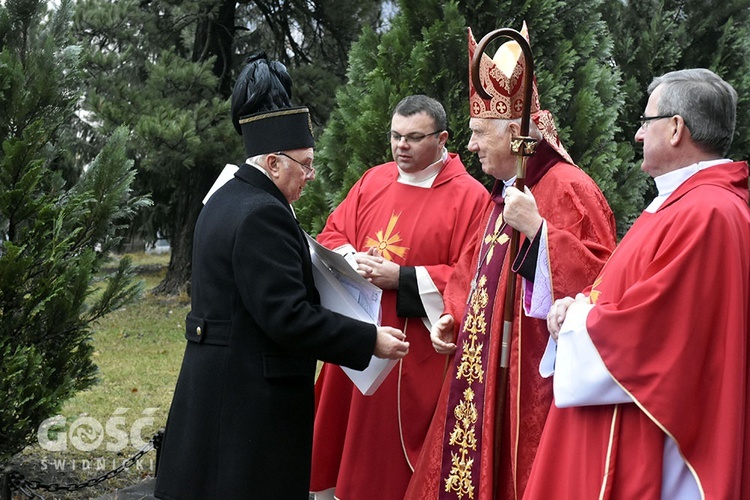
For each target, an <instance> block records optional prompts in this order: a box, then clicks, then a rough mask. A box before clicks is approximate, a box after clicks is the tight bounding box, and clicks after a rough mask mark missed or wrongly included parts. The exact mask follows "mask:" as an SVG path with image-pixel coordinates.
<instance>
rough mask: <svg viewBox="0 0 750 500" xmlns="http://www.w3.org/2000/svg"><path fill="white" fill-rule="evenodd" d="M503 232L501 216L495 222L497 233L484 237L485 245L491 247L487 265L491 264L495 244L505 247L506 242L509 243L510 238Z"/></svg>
mask: <svg viewBox="0 0 750 500" xmlns="http://www.w3.org/2000/svg"><path fill="white" fill-rule="evenodd" d="M502 230H503V214H500V216H499V217H498V218H497V220H496V221H495V231H494V232H493V233H492V234H488V235H487V236H485V237H484V243H485V245H489V246H490V247H489V249H488V250H487V264H489V263H490V261H491V260H492V255H493V254H494V252H495V244H498V245H503V244H505V242H506V241H508V240H509V239H510V238H509V237H508V235H507V234H505V233H502V232H501V231H502Z"/></svg>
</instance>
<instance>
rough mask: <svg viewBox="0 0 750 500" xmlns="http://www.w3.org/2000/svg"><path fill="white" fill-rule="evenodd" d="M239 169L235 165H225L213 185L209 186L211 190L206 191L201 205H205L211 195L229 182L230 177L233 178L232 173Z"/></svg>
mask: <svg viewBox="0 0 750 500" xmlns="http://www.w3.org/2000/svg"><path fill="white" fill-rule="evenodd" d="M239 169H240V167H238V166H237V165H232V164H231V163H227V164H226V165H225V166H224V169H223V170H222V171H221V173H220V174H219V176H218V177H217V178H216V180H215V181H214V185H213V186H211V189H209V190H208V193H206V197H205V198H203V204H204V205H205V204H206V202H207V201H208V199H209V198H210V197H211V195H212V194H214V193H215V192H216V190H217V189H219V188H220V187H221V186H223V185H224V184H226V183H227V182H229V181H230V180H231V179H232V177H234V173H235V172H237V171H238V170H239Z"/></svg>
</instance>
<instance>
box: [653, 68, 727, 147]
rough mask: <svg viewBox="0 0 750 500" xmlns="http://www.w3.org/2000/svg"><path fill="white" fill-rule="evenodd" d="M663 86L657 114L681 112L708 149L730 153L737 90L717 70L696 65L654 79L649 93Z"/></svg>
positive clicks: (688, 126) (696, 140) (694, 138)
mask: <svg viewBox="0 0 750 500" xmlns="http://www.w3.org/2000/svg"><path fill="white" fill-rule="evenodd" d="M660 85H662V86H663V87H662V90H661V97H660V99H659V105H658V109H657V113H658V114H659V115H680V116H681V117H682V119H683V120H685V125H686V126H687V128H688V130H690V134H691V136H692V138H693V141H694V142H695V143H696V144H697V145H698V146H699V147H700V148H701V149H702V150H704V151H705V152H707V153H714V154H718V155H719V156H724V155H726V153H727V151H729V146H731V144H732V138H733V136H734V126H735V119H736V118H735V117H736V114H737V92H736V91H735V90H734V88H732V86H731V85H729V84H728V83H727V82H725V81H724V80H722V79H721V77H719V76H718V75H717V74H716V73H714V72H712V71H710V70H707V69H704V68H693V69H683V70H680V71H672V72H669V73H666V74H664V75H662V76H659V77H656V78H654V80H653V81H652V82H651V84H650V85H649V86H648V93H649V95H650V94H651V93H652V92H653V91H654V90H655V89H656V87H658V86H660Z"/></svg>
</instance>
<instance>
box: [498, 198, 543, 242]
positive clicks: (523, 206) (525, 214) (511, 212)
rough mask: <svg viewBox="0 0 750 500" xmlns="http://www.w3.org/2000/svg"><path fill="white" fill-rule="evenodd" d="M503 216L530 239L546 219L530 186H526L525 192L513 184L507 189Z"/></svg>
mask: <svg viewBox="0 0 750 500" xmlns="http://www.w3.org/2000/svg"><path fill="white" fill-rule="evenodd" d="M503 218H504V219H505V222H507V223H508V224H509V225H510V226H511V227H512V228H513V229H516V230H518V231H520V232H522V233H523V234H525V235H526V237H527V238H529V239H532V238H533V237H534V236H536V233H537V232H538V231H539V228H540V227H541V226H542V222H543V221H544V219H542V216H541V215H539V209H538V208H537V206H536V200H535V199H534V195H533V194H531V191H530V190H529V188H528V187H525V188H524V192H523V193H522V192H521V191H519V190H518V189H516V188H514V187H513V186H511V187H509V188H507V189H506V190H505V208H504V209H503Z"/></svg>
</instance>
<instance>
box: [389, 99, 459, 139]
mask: <svg viewBox="0 0 750 500" xmlns="http://www.w3.org/2000/svg"><path fill="white" fill-rule="evenodd" d="M417 113H426V114H427V115H429V116H431V117H432V120H433V121H434V122H435V128H436V129H437V130H440V131H443V130H447V129H448V119H447V118H446V116H445V108H443V105H442V104H440V103H439V102H438V101H436V100H435V99H433V98H432V97H427V96H426V95H421V94H416V95H410V96H406V97H404V98H403V99H401V101H400V102H399V103H398V104H396V107H395V108H394V109H393V115H401V116H411V115H416V114H417ZM393 115H391V116H393Z"/></svg>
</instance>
